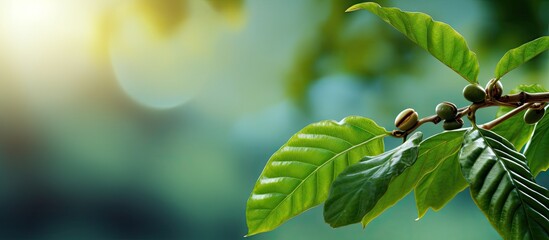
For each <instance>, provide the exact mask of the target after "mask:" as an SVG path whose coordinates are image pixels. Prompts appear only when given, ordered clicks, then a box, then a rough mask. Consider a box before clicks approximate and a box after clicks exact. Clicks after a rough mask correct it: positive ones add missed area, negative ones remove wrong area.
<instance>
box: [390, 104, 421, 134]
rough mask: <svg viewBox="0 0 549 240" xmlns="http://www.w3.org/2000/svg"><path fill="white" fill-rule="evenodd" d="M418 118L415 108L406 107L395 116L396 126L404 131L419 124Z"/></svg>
mask: <svg viewBox="0 0 549 240" xmlns="http://www.w3.org/2000/svg"><path fill="white" fill-rule="evenodd" d="M418 118H419V117H418V115H417V112H416V111H415V110H414V109H411V108H407V109H404V110H402V112H400V113H399V114H398V116H397V117H396V118H395V126H396V127H397V128H399V129H400V130H402V131H406V130H409V129H411V128H413V127H414V126H415V125H416V124H417V122H418Z"/></svg>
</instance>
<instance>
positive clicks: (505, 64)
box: [495, 36, 549, 79]
mask: <svg viewBox="0 0 549 240" xmlns="http://www.w3.org/2000/svg"><path fill="white" fill-rule="evenodd" d="M547 49H549V36H543V37H540V38H537V39H535V40H532V41H530V42H527V43H525V44H522V45H521V46H520V47H517V48H514V49H511V50H509V51H507V52H506V53H505V55H503V57H502V58H501V59H500V60H499V62H498V64H497V65H496V72H495V75H496V78H498V79H499V78H501V77H503V75H505V74H507V73H508V72H510V71H511V70H513V69H515V68H517V67H518V66H520V65H522V64H523V63H525V62H528V61H529V60H530V59H532V58H534V57H535V56H537V55H538V54H540V53H542V52H544V51H547Z"/></svg>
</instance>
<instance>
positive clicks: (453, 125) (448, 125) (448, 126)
mask: <svg viewBox="0 0 549 240" xmlns="http://www.w3.org/2000/svg"><path fill="white" fill-rule="evenodd" d="M461 127H463V120H461V118H457V119H452V120H446V121H444V123H443V124H442V128H444V130H454V129H458V128H461Z"/></svg>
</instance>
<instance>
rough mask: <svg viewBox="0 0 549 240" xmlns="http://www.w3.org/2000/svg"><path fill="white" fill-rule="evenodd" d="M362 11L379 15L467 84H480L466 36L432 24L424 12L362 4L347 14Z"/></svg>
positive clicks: (473, 55) (443, 24)
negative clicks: (467, 82)
mask: <svg viewBox="0 0 549 240" xmlns="http://www.w3.org/2000/svg"><path fill="white" fill-rule="evenodd" d="M359 9H364V10H368V11H370V12H371V13H373V14H375V15H377V16H378V17H380V18H381V19H382V20H383V21H385V22H387V23H389V24H390V25H392V26H393V27H394V28H396V29H397V30H398V31H400V32H401V33H403V34H404V35H406V37H408V38H409V39H410V40H411V41H412V42H414V43H416V44H417V45H419V46H420V47H422V48H423V49H425V50H427V51H428V52H429V53H431V55H433V56H434V57H435V58H437V59H438V60H440V61H441V62H442V63H444V64H445V65H446V66H448V67H450V68H451V69H452V70H454V71H455V72H456V73H458V74H459V75H461V76H462V77H463V78H465V79H466V80H467V81H469V82H470V83H477V76H478V72H479V65H478V60H477V57H476V55H475V53H473V52H472V51H470V50H469V47H468V46H467V42H466V41H465V39H464V38H463V36H461V35H460V34H459V33H458V32H457V31H456V30H454V29H453V28H452V27H450V25H448V24H446V23H443V22H438V21H433V19H432V18H431V17H430V16H429V15H427V14H425V13H419V12H405V11H401V10H400V9H398V8H386V7H381V6H379V4H377V3H374V2H366V3H359V4H356V5H354V6H352V7H350V8H349V9H347V11H355V10H359Z"/></svg>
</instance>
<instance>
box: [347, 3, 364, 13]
mask: <svg viewBox="0 0 549 240" xmlns="http://www.w3.org/2000/svg"><path fill="white" fill-rule="evenodd" d="M360 9H361V7H360V4H355V5H353V6H351V7H349V8H347V10H345V12H354V11H356V10H360Z"/></svg>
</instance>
